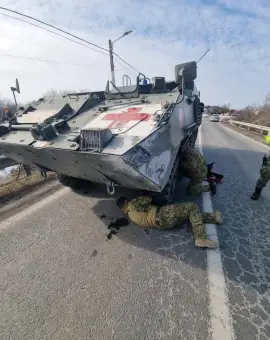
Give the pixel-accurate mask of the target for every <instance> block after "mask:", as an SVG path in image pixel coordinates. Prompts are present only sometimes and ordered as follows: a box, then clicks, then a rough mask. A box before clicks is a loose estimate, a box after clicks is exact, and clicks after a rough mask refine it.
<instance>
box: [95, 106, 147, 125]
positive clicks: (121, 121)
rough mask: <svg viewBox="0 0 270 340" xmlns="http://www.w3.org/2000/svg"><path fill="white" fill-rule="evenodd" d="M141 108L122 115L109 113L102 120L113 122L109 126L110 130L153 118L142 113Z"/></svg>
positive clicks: (132, 108) (133, 108)
mask: <svg viewBox="0 0 270 340" xmlns="http://www.w3.org/2000/svg"><path fill="white" fill-rule="evenodd" d="M141 109H142V108H141V107H131V108H129V109H127V111H123V112H121V113H109V114H107V115H106V116H105V117H103V118H102V120H111V121H112V122H111V123H110V125H109V126H108V128H110V129H111V128H113V127H114V128H117V126H119V125H120V126H123V125H125V124H127V123H129V122H131V121H135V122H136V121H137V122H140V121H147V120H149V119H150V118H151V116H152V115H151V114H148V113H142V112H140V111H141Z"/></svg>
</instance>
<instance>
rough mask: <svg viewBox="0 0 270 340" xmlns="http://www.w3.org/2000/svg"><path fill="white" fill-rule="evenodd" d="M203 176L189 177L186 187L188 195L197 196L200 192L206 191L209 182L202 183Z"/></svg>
mask: <svg viewBox="0 0 270 340" xmlns="http://www.w3.org/2000/svg"><path fill="white" fill-rule="evenodd" d="M204 179H205V177H204V178H191V179H190V181H189V183H188V187H187V194H188V195H190V196H197V195H200V194H201V193H202V192H207V191H209V190H210V186H209V184H205V185H203V184H202V182H203V181H204Z"/></svg>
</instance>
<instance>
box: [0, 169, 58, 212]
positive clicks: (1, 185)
mask: <svg viewBox="0 0 270 340" xmlns="http://www.w3.org/2000/svg"><path fill="white" fill-rule="evenodd" d="M55 179H56V175H55V174H54V173H48V177H47V178H43V177H42V176H41V175H40V173H39V171H36V170H34V171H33V170H32V174H31V176H29V177H27V176H26V175H25V173H24V171H23V170H22V169H21V171H20V172H19V167H17V168H16V169H13V170H12V171H11V172H10V173H9V174H7V175H6V176H3V177H0V206H2V205H3V204H6V203H8V202H9V201H10V200H12V199H14V198H21V197H22V196H24V195H25V194H27V193H30V192H32V191H33V190H35V189H37V188H38V187H40V186H41V185H45V184H46V183H48V182H51V181H53V180H55Z"/></svg>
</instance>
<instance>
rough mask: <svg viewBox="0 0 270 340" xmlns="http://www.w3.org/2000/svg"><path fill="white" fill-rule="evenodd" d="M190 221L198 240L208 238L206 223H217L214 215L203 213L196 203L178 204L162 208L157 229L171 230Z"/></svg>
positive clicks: (159, 212)
mask: <svg viewBox="0 0 270 340" xmlns="http://www.w3.org/2000/svg"><path fill="white" fill-rule="evenodd" d="M185 221H189V222H190V223H191V226H192V230H193V233H194V236H195V238H196V239H198V238H199V239H206V238H208V236H207V233H206V231H205V226H204V223H216V218H215V214H214V213H201V211H200V208H199V206H198V205H197V204H195V203H191V202H188V203H178V204H170V205H166V206H164V207H161V208H160V210H159V211H158V213H157V225H156V228H157V229H171V228H173V227H174V226H175V225H176V224H178V223H181V222H185Z"/></svg>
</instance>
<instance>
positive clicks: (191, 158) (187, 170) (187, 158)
mask: <svg viewBox="0 0 270 340" xmlns="http://www.w3.org/2000/svg"><path fill="white" fill-rule="evenodd" d="M181 168H182V169H183V173H184V175H185V176H186V177H188V178H190V181H189V184H188V188H187V194H188V195H191V196H195V195H199V194H200V193H201V192H206V191H210V190H211V192H212V194H215V193H216V185H215V183H210V184H205V185H203V184H202V182H203V181H204V180H205V178H206V177H207V173H208V168H207V162H206V161H205V159H204V157H203V155H202V154H201V153H200V152H199V151H198V150H196V149H192V148H188V149H187V150H186V151H185V152H184V154H183V162H181Z"/></svg>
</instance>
